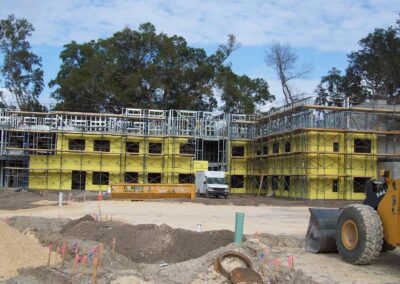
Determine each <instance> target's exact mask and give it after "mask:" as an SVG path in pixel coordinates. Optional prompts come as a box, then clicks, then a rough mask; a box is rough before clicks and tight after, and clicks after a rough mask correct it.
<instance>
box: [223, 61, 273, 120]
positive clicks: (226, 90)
mask: <svg viewBox="0 0 400 284" xmlns="http://www.w3.org/2000/svg"><path fill="white" fill-rule="evenodd" d="M221 69H223V70H220V72H219V73H218V78H217V85H218V86H219V87H220V92H221V100H222V101H224V102H225V104H224V106H223V107H222V108H221V110H222V111H224V112H229V113H248V114H250V113H254V112H256V111H258V110H257V109H256V106H257V105H261V104H265V103H266V102H270V101H272V100H273V99H274V96H272V95H271V94H270V93H269V90H268V83H267V82H266V81H265V80H264V79H260V78H257V79H250V78H249V77H247V76H246V75H243V76H239V75H236V74H234V73H233V72H232V70H231V69H230V68H221Z"/></svg>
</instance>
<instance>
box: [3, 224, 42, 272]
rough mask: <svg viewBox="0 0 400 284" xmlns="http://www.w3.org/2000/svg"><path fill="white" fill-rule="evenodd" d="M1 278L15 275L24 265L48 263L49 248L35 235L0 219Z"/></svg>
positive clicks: (34, 265) (33, 265)
mask: <svg viewBox="0 0 400 284" xmlns="http://www.w3.org/2000/svg"><path fill="white" fill-rule="evenodd" d="M0 252H1V257H0V280H4V279H7V278H10V277H12V276H15V275H16V274H17V270H18V269H19V268H23V267H30V266H32V267H36V266H41V265H45V264H46V263H47V257H48V250H47V248H44V247H42V246H41V245H40V244H39V243H38V242H37V241H36V240H35V239H34V237H33V236H26V235H23V234H22V233H20V232H18V230H16V229H14V228H11V227H10V226H8V225H7V224H6V223H4V222H3V221H0Z"/></svg>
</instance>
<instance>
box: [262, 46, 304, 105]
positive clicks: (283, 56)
mask: <svg viewBox="0 0 400 284" xmlns="http://www.w3.org/2000/svg"><path fill="white" fill-rule="evenodd" d="M297 60H298V55H297V54H296V52H295V51H294V50H293V49H292V48H291V47H290V46H289V45H288V44H286V45H282V44H281V43H279V42H274V43H273V44H272V46H271V49H270V51H269V53H267V55H266V59H265V61H266V63H267V65H268V66H270V67H272V68H273V69H275V71H276V73H277V75H278V78H279V80H280V82H281V87H282V92H283V95H284V96H285V101H286V103H287V104H289V103H292V102H293V101H294V99H295V96H296V95H295V94H293V92H292V90H291V88H290V85H289V82H290V81H291V80H294V79H299V78H303V77H304V76H306V75H307V74H308V73H309V72H310V71H311V67H310V66H307V65H303V66H302V67H300V68H297V67H296V63H297Z"/></svg>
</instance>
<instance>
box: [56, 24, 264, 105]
mask: <svg viewBox="0 0 400 284" xmlns="http://www.w3.org/2000/svg"><path fill="white" fill-rule="evenodd" d="M235 47H236V44H235V38H234V37H233V36H229V38H228V42H227V44H225V45H221V46H220V47H219V48H218V49H217V51H216V52H215V53H214V54H212V55H211V56H207V54H206V53H205V51H204V50H203V49H201V48H192V47H189V46H188V45H187V42H186V40H185V39H184V38H182V37H179V36H171V37H169V36H167V35H166V34H163V33H156V30H155V27H154V26H153V25H152V24H150V23H146V24H142V25H141V26H140V27H139V29H138V31H135V30H131V29H130V28H125V29H123V30H122V31H119V32H117V33H115V34H114V35H113V36H111V37H110V38H107V39H103V40H98V41H91V42H87V43H83V44H78V43H76V42H71V43H69V44H67V45H65V46H64V50H63V51H62V53H61V55H60V57H61V60H62V65H61V67H60V71H59V72H58V74H57V77H56V78H55V79H54V80H52V81H50V83H49V86H50V87H56V89H55V91H54V92H53V93H52V97H53V98H55V99H56V100H57V101H58V102H59V103H58V106H57V108H58V109H66V110H87V111H89V110H90V111H102V110H107V111H115V112H118V111H120V109H121V108H123V107H133V108H155V109H193V110H213V109H215V108H216V106H217V100H216V98H215V95H214V93H215V91H216V89H221V90H223V93H224V96H223V99H222V100H223V101H226V104H227V105H228V104H229V107H225V108H224V109H227V108H229V109H232V110H238V109H239V108H241V109H243V110H244V109H246V110H254V109H255V105H254V103H262V102H264V101H265V100H268V99H270V98H271V97H270V95H269V92H268V85H267V84H266V82H264V81H263V80H261V79H260V80H250V79H248V80H247V81H246V80H245V79H244V78H241V77H240V76H237V75H235V74H233V72H232V70H231V69H230V67H227V66H224V65H223V62H224V61H225V60H226V59H227V58H228V56H229V55H230V54H231V52H232V51H233V50H234V49H235ZM226 72H227V73H230V75H232V78H234V79H233V80H222V79H221V78H222V75H221V73H223V74H225V73H226ZM218 78H220V80H217V79H218ZM239 79H240V80H239ZM217 81H218V82H217ZM228 84H234V88H236V89H249V90H250V91H248V92H247V93H246V94H243V95H241V96H240V97H239V98H235V99H240V100H242V101H241V102H238V103H236V102H235V104H231V101H232V98H231V97H230V96H231V94H228V93H226V90H228V89H229V88H231V87H230V86H227V85H228ZM240 84H243V86H242V85H240ZM245 84H247V86H246V85H245ZM232 96H234V94H233V95H232ZM253 98H257V99H256V100H253ZM240 104H243V105H246V108H243V107H242V106H241V105H240Z"/></svg>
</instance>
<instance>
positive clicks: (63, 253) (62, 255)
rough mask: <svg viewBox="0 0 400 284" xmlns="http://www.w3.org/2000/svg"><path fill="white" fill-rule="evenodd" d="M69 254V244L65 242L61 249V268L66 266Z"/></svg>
mask: <svg viewBox="0 0 400 284" xmlns="http://www.w3.org/2000/svg"><path fill="white" fill-rule="evenodd" d="M66 252H67V243H66V242H64V243H63V246H62V249H61V266H62V267H63V266H64V260H65V253H66Z"/></svg>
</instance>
